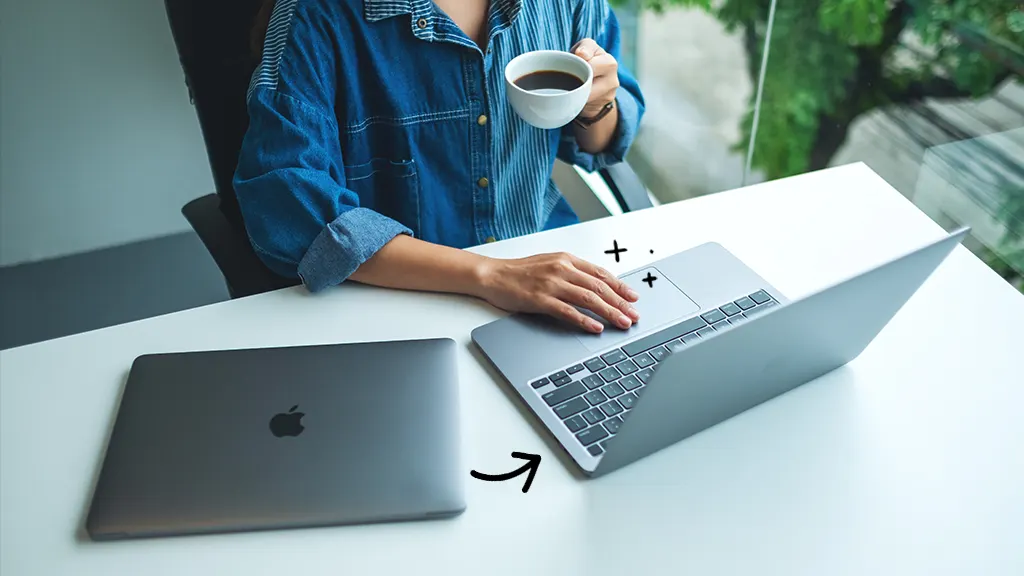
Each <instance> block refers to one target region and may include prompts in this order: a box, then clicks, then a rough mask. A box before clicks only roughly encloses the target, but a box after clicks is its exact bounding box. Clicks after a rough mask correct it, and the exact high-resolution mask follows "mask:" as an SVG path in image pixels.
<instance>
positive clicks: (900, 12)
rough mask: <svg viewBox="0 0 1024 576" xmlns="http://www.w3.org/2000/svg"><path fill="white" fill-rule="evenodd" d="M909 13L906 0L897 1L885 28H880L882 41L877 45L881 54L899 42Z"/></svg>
mask: <svg viewBox="0 0 1024 576" xmlns="http://www.w3.org/2000/svg"><path fill="white" fill-rule="evenodd" d="M910 13H911V7H910V5H909V4H907V2H906V0H897V2H896V5H895V6H893V8H892V10H890V11H889V16H888V18H886V20H885V26H884V27H883V28H882V41H881V42H880V43H879V47H880V48H881V51H882V53H885V52H888V51H889V49H890V48H892V47H893V46H895V45H896V43H897V42H899V39H900V35H902V34H903V29H904V28H906V26H907V20H908V19H909V18H910Z"/></svg>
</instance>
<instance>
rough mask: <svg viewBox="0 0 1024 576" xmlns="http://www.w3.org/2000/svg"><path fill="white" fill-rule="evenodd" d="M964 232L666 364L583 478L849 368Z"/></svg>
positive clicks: (712, 340)
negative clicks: (850, 363)
mask: <svg viewBox="0 0 1024 576" xmlns="http://www.w3.org/2000/svg"><path fill="white" fill-rule="evenodd" d="M967 232H968V229H966V228H965V229H961V230H959V231H957V232H954V233H953V234H950V235H948V236H947V237H946V238H944V239H942V240H939V241H937V242H934V243H932V244H930V245H928V246H925V247H924V248H921V249H918V250H915V251H913V252H911V253H909V254H906V255H904V256H902V257H899V258H896V259H894V260H892V261H890V262H888V263H886V264H883V265H881V266H878V267H876V268H874V269H872V270H869V271H867V272H864V273H862V274H859V275H857V276H855V277H853V278H850V279H848V280H845V281H842V282H839V283H837V284H835V285H833V286H831V287H828V288H826V289H824V290H821V291H819V292H817V293H815V294H812V295H810V296H807V297H805V298H802V299H800V300H796V301H793V302H790V303H784V304H782V305H780V306H777V307H775V308H773V309H771V310H770V311H768V312H765V313H763V314H762V315H761V316H758V317H756V318H754V319H752V320H750V321H748V322H745V323H743V324H740V325H738V326H736V327H734V328H730V329H728V330H726V331H724V332H721V333H717V334H716V335H715V336H714V337H712V338H709V339H708V340H706V341H703V342H701V343H700V344H698V345H695V346H693V347H692V348H687V349H685V350H684V351H683V352H680V353H677V354H674V355H672V356H670V357H669V358H668V359H666V360H665V361H664V362H662V363H661V364H660V365H659V366H658V369H657V372H656V373H655V375H654V377H653V378H652V380H651V382H650V384H649V385H648V386H647V389H646V390H645V392H644V394H643V395H642V396H641V397H640V399H639V400H638V401H637V403H636V405H635V406H634V407H633V410H632V413H631V414H630V416H629V418H628V419H626V420H625V422H624V423H623V425H622V426H621V427H620V428H619V431H618V433H617V434H616V435H615V437H614V438H611V439H610V440H609V441H606V442H607V446H606V448H607V450H606V452H605V454H604V455H603V457H602V458H601V459H600V460H599V461H598V462H597V464H596V467H595V468H594V469H592V470H589V471H588V472H590V473H591V474H592V475H594V476H599V475H603V474H607V473H609V472H611V471H614V470H616V469H618V468H621V467H622V466H625V465H627V464H630V463H632V462H634V461H636V460H638V459H640V458H643V457H645V456H647V455H649V454H652V453H654V452H657V451H659V450H661V449H663V448H665V447H668V446H670V445H672V444H674V443H676V442H678V441H680V440H683V439H684V438H687V437H689V436H691V435H693V434H696V433H698V432H700V431H702V430H705V429H707V428H709V427H711V426H714V425H715V424H718V423H720V422H722V421H724V420H726V419H728V418H731V417H732V416H735V415H737V414H739V413H741V412H744V411H746V410H748V409H750V408H753V407H755V406H757V405H758V404H761V403H763V402H766V401H768V400H770V399H772V398H775V397H777V396H779V395H781V394H784V393H786V392H788V391H789V390H792V389H793V388H796V387H798V386H800V385H802V384H805V383H807V382H810V381H812V380H814V379H815V378H818V377H819V376H822V375H824V374H826V373H828V372H831V371H832V370H835V369H836V368H839V367H841V366H843V365H845V364H846V363H848V362H850V361H851V360H853V359H855V358H856V357H857V356H859V355H860V354H861V352H863V351H864V349H865V348H866V347H867V346H868V344H870V343H871V341H872V340H874V338H875V336H877V335H878V333H879V332H880V331H881V330H882V328H884V327H885V325H886V324H888V323H889V321H890V320H891V319H892V318H893V316H894V315H895V314H896V313H897V312H898V311H899V310H900V308H902V307H903V306H904V304H905V303H906V302H907V300H908V299H909V298H910V297H911V296H912V295H913V294H914V293H915V292H916V291H917V290H918V289H919V288H920V286H921V285H922V284H923V283H924V281H925V280H926V279H927V278H928V277H929V276H930V275H931V274H932V273H933V272H934V271H935V269H936V268H937V267H938V266H939V264H940V263H942V261H943V260H945V258H946V257H947V256H948V255H949V254H950V253H951V252H952V251H953V249H954V248H955V247H956V246H957V245H958V244H959V243H960V242H961V240H962V239H963V238H964V236H966V234H967Z"/></svg>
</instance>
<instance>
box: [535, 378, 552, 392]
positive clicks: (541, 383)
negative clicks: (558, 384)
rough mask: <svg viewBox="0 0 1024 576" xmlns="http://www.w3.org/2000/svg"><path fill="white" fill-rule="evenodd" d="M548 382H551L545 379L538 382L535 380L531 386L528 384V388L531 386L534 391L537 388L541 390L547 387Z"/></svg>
mask: <svg viewBox="0 0 1024 576" xmlns="http://www.w3.org/2000/svg"><path fill="white" fill-rule="evenodd" d="M550 382H551V381H550V380H548V379H547V378H541V379H540V380H537V381H536V382H534V383H533V384H530V386H533V389H534V390H536V389H537V388H543V387H545V386H547V385H548V384H549V383H550Z"/></svg>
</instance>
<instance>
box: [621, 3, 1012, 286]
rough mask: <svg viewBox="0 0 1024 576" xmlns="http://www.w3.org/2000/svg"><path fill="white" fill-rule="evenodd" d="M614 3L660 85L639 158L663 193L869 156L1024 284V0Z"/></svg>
mask: <svg viewBox="0 0 1024 576" xmlns="http://www.w3.org/2000/svg"><path fill="white" fill-rule="evenodd" d="M613 4H615V5H616V11H617V13H623V12H629V13H631V14H632V15H633V16H634V17H635V27H634V29H633V32H632V33H633V34H634V36H635V37H636V54H635V56H636V68H635V70H636V71H637V73H638V76H639V79H640V82H641V85H642V87H643V89H644V91H645V94H646V95H647V96H648V100H649V102H648V118H647V121H645V123H644V126H643V127H642V128H641V133H640V134H639V136H638V139H637V144H636V145H635V146H634V149H633V152H632V153H631V157H630V163H631V164H632V165H633V166H634V168H635V169H636V171H637V173H638V174H639V175H640V176H641V177H642V178H643V179H644V180H645V181H646V182H647V184H648V187H649V188H650V189H651V191H652V192H653V193H654V194H655V195H656V196H658V197H659V199H660V200H662V201H672V200H678V199H681V198H686V197H690V196H695V195H700V194H707V193H713V192H718V191H721V190H726V189H730V188H735V187H737V186H740V185H742V184H744V183H746V184H750V183H755V182H758V181H763V180H768V179H775V178H783V177H787V176H792V175H796V174H801V173H804V172H807V171H811V170H817V169H822V168H826V167H830V166H836V165H842V164H848V163H851V162H864V163H866V164H867V165H868V166H870V167H871V168H872V169H873V170H875V171H876V172H877V173H878V174H879V175H881V176H882V177H883V178H885V179H886V180H887V181H888V182H889V183H890V184H891V185H892V186H893V187H894V188H896V189H897V190H899V191H900V192H901V193H902V194H904V195H905V196H906V197H907V198H909V199H910V200H911V201H912V202H914V203H915V205H917V206H918V207H919V208H920V209H921V210H922V211H924V212H925V213H926V214H928V215H929V216H930V217H931V218H933V219H934V220H935V221H936V222H939V223H940V224H941V225H943V226H945V227H946V228H948V229H952V228H954V227H958V226H960V225H968V226H971V227H972V228H973V234H972V238H971V239H970V240H969V241H968V242H966V243H965V244H966V245H967V246H968V247H970V248H971V249H972V250H973V251H975V253H977V254H978V255H979V256H980V257H981V258H982V259H984V260H985V261H986V262H987V263H988V264H989V265H990V266H991V267H992V268H993V269H995V270H996V271H998V272H999V273H1000V274H1001V275H1003V276H1004V277H1005V278H1007V280H1009V281H1010V282H1011V283H1012V284H1014V285H1015V286H1017V287H1018V288H1019V289H1021V290H1022V291H1024V3H1021V2H1020V0H983V1H982V0H811V1H808V0H636V1H634V0H613ZM766 37H770V41H769V43H768V47H769V54H768V57H767V58H766V55H765V54H764V47H765V38H766ZM763 62H766V65H765V66H764V69H763V70H764V74H763V76H762V74H761V72H762V66H761V65H762V63H763ZM761 82H763V90H762V91H761V93H760V99H759V98H758V94H759V91H758V87H759V86H760V85H761ZM755 120H756V124H755ZM751 141H753V147H752V148H751ZM751 149H752V151H753V153H752V154H751V155H750V156H749V158H748V155H747V152H748V150H751ZM748 165H749V166H748ZM748 168H749V170H748Z"/></svg>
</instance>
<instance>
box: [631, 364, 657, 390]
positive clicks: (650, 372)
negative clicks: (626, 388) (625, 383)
mask: <svg viewBox="0 0 1024 576" xmlns="http://www.w3.org/2000/svg"><path fill="white" fill-rule="evenodd" d="M636 377H637V378H639V379H640V381H641V382H643V383H644V384H646V383H648V382H650V381H651V378H654V368H648V369H647V370H641V371H639V372H637V373H636ZM630 390H632V388H630Z"/></svg>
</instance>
